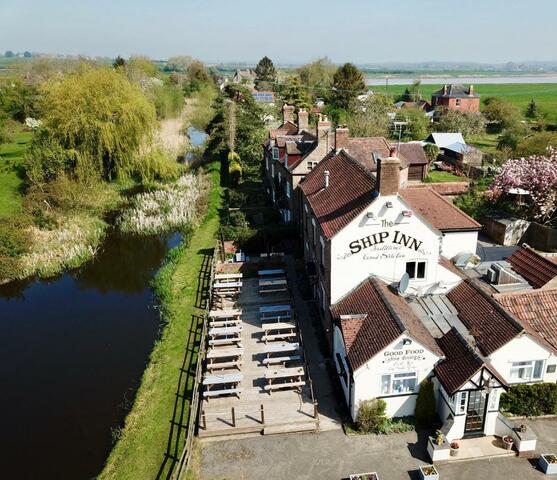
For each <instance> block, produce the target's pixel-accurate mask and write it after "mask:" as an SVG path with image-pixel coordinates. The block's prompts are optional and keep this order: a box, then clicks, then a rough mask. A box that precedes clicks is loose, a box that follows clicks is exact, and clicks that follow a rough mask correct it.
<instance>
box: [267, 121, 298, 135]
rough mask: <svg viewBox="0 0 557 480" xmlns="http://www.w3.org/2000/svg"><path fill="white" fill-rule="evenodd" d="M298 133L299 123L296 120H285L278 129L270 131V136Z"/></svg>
mask: <svg viewBox="0 0 557 480" xmlns="http://www.w3.org/2000/svg"><path fill="white" fill-rule="evenodd" d="M296 133H298V125H296V124H295V123H294V122H291V121H287V122H284V123H283V124H282V125H281V126H280V127H278V128H277V129H276V130H271V131H269V137H270V138H276V137H282V136H284V135H296Z"/></svg>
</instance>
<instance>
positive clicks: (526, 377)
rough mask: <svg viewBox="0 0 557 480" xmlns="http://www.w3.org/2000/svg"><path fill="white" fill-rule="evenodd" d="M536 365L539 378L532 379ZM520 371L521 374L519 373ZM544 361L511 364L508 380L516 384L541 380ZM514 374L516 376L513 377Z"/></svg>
mask: <svg viewBox="0 0 557 480" xmlns="http://www.w3.org/2000/svg"><path fill="white" fill-rule="evenodd" d="M536 364H537V365H538V366H539V368H538V371H539V376H537V377H534V372H535V371H536ZM521 370H522V373H521ZM543 372H544V361H543V360H525V361H522V362H511V365H510V368H509V380H510V381H511V382H512V383H518V382H535V381H538V380H542V379H543ZM513 373H516V376H514V375H513Z"/></svg>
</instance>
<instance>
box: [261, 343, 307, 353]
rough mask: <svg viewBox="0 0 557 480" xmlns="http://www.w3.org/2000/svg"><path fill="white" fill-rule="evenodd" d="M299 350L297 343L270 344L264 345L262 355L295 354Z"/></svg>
mask: <svg viewBox="0 0 557 480" xmlns="http://www.w3.org/2000/svg"><path fill="white" fill-rule="evenodd" d="M299 349H300V344H299V343H298V342H291V343H289V342H282V343H272V344H270V345H265V348H264V349H263V353H265V354H266V355H267V356H268V355H270V354H271V353H284V352H297V351H298V350H299Z"/></svg>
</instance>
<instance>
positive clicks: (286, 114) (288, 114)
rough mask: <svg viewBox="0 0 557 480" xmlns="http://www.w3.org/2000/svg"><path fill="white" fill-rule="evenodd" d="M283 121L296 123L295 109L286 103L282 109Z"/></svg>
mask: <svg viewBox="0 0 557 480" xmlns="http://www.w3.org/2000/svg"><path fill="white" fill-rule="evenodd" d="M282 121H283V123H286V122H294V107H293V106H292V105H287V104H286V103H285V104H284V107H282Z"/></svg>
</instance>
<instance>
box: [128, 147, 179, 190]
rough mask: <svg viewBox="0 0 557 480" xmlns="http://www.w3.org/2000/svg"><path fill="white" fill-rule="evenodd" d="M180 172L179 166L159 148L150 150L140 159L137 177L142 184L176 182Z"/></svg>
mask: <svg viewBox="0 0 557 480" xmlns="http://www.w3.org/2000/svg"><path fill="white" fill-rule="evenodd" d="M181 171H182V168H181V166H180V164H179V163H178V162H177V161H176V160H174V159H173V158H171V157H170V155H169V154H168V153H167V152H165V151H164V150H163V149H161V148H156V149H153V150H151V151H150V152H149V153H147V154H145V155H143V156H142V157H141V167H140V168H139V169H138V171H137V175H138V176H139V178H140V179H141V181H142V182H143V183H147V182H154V181H159V180H160V181H165V180H176V179H177V178H178V177H179V176H180V173H181Z"/></svg>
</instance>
